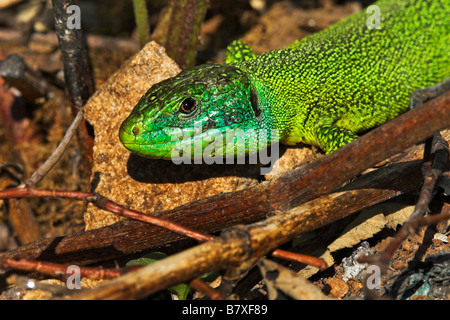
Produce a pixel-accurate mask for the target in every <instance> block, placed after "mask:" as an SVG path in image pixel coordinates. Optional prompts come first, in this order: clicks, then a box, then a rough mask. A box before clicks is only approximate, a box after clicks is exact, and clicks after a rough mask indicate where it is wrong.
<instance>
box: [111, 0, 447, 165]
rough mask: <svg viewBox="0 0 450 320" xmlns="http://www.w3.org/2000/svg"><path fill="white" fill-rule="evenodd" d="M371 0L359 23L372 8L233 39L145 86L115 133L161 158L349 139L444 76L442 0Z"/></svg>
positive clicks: (337, 143) (331, 145) (328, 145)
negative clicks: (289, 33) (212, 55)
mask: <svg viewBox="0 0 450 320" xmlns="http://www.w3.org/2000/svg"><path fill="white" fill-rule="evenodd" d="M375 4H376V6H378V8H379V13H380V18H381V20H380V25H379V28H369V24H370V23H369V22H370V19H371V18H373V16H371V14H370V13H368V12H366V11H362V12H360V13H357V14H355V15H353V16H351V17H349V18H347V19H344V20H342V21H340V22H338V23H336V24H334V25H332V26H330V27H329V28H327V29H325V30H323V31H321V32H318V33H316V34H312V35H310V36H308V37H306V38H304V39H302V40H298V41H296V42H294V43H293V44H291V45H289V46H288V47H286V48H284V49H281V50H274V51H269V52H266V53H263V54H261V55H256V54H255V53H254V52H253V51H252V50H251V49H250V48H249V47H248V46H247V45H245V44H243V43H242V42H240V41H236V42H234V43H233V44H232V45H230V47H229V48H228V51H227V54H226V59H225V64H224V65H219V64H206V65H200V66H197V67H194V68H192V69H189V70H185V71H182V72H181V73H180V74H179V75H177V76H176V77H173V78H170V79H168V80H165V81H162V82H161V83H159V84H156V85H154V86H153V87H152V88H150V89H149V90H148V92H147V93H146V94H145V95H144V96H143V97H142V98H141V100H140V101H139V103H138V104H137V105H136V107H135V108H134V110H133V112H132V113H131V115H130V116H129V117H128V118H127V119H126V120H125V121H124V122H123V124H122V126H121V128H120V132H119V136H120V140H121V141H122V143H123V144H124V146H125V147H126V148H128V149H129V150H131V151H132V152H135V153H137V154H139V155H143V156H147V157H151V158H166V159H170V158H171V157H173V156H174V155H177V154H178V153H180V155H182V153H183V152H186V150H187V151H189V152H190V151H192V150H193V149H194V145H197V146H199V147H200V148H201V151H205V150H207V148H208V147H211V145H213V146H214V148H210V149H209V151H208V152H207V153H208V154H209V153H211V155H214V154H215V155H217V154H220V155H223V156H228V155H230V153H231V155H236V153H237V151H236V150H241V151H242V150H243V149H244V151H245V153H246V154H252V153H255V152H256V151H258V150H259V149H260V148H262V147H263V146H268V145H269V144H270V143H271V142H273V141H277V140H279V141H280V142H282V143H284V144H288V145H293V144H297V143H306V144H311V145H315V146H318V147H320V148H321V149H323V150H324V151H325V152H326V153H330V152H332V151H334V150H336V149H337V148H339V147H341V146H342V145H344V144H346V143H349V142H351V141H353V140H355V139H356V138H357V137H358V136H357V133H360V132H363V131H365V130H367V129H370V128H373V127H375V126H378V125H380V124H383V123H385V122H387V121H389V120H391V119H392V118H394V117H396V116H397V115H399V114H401V113H403V112H405V111H406V110H407V109H408V108H409V100H410V96H411V94H412V92H413V91H414V90H415V89H418V88H424V87H427V86H430V85H433V84H436V83H438V82H441V81H444V80H446V79H448V78H449V77H450V48H449V44H450V1H448V0H440V1H439V0H417V1H413V0H401V1H392V0H387V1H378V2H377V3H375ZM231 131H233V132H234V134H233V135H232V136H231V138H230V137H227V138H226V139H224V140H222V139H218V138H220V137H221V136H222V135H223V136H225V134H226V133H229V132H231ZM262 132H265V134H262ZM252 141H258V143H257V144H252V143H249V142H252ZM230 147H231V148H230ZM239 147H242V148H243V149H242V148H241V149H239ZM190 148H192V150H191V149H190ZM230 150H231V151H230ZM233 150H234V151H233ZM194 152H195V150H194ZM228 152H230V153H228ZM233 152H234V153H233ZM193 154H194V153H191V155H193Z"/></svg>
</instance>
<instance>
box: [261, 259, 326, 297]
mask: <svg viewBox="0 0 450 320" xmlns="http://www.w3.org/2000/svg"><path fill="white" fill-rule="evenodd" d="M258 266H259V268H260V270H261V273H262V275H263V277H264V282H265V284H266V287H267V290H268V293H269V299H271V300H273V299H276V298H277V296H278V294H277V289H278V290H280V291H282V292H283V293H285V294H287V295H288V296H290V297H292V298H294V299H297V300H328V299H329V298H328V297H327V296H326V295H324V294H323V293H322V291H320V289H319V288H317V287H316V286H315V285H313V284H312V283H311V282H309V281H308V280H306V279H305V278H303V277H302V276H300V275H298V274H297V273H295V272H293V271H292V270H289V269H288V268H285V267H283V266H281V265H279V264H277V263H275V262H273V261H270V260H267V259H261V260H260V261H259V262H258Z"/></svg>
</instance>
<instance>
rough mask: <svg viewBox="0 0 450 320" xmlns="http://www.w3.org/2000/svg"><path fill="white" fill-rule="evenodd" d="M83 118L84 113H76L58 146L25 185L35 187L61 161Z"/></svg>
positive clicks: (81, 111)
mask: <svg viewBox="0 0 450 320" xmlns="http://www.w3.org/2000/svg"><path fill="white" fill-rule="evenodd" d="M83 118H84V111H83V110H80V111H78V113H77V115H76V117H75V119H73V121H72V123H71V125H70V126H69V128H68V129H67V131H66V133H65V134H64V137H63V138H62V140H61V142H60V143H59V145H58V146H57V147H56V149H55V150H54V151H53V153H52V154H51V155H50V157H48V159H47V160H45V162H44V164H43V165H42V166H40V167H39V168H38V169H37V170H36V171H35V172H34V173H33V174H32V175H31V177H30V179H28V180H27V182H26V183H27V184H28V185H32V186H35V185H36V184H38V183H39V181H41V180H42V178H43V177H45V176H46V175H47V173H48V172H49V171H50V170H51V169H52V168H53V167H54V166H55V164H56V163H57V162H58V161H59V159H61V157H62V156H63V154H64V152H65V151H66V149H67V147H68V146H69V143H70V140H72V138H73V136H74V135H75V133H76V132H77V129H78V127H79V126H80V123H81V122H82V121H83Z"/></svg>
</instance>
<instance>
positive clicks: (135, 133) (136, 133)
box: [131, 126, 141, 136]
mask: <svg viewBox="0 0 450 320" xmlns="http://www.w3.org/2000/svg"><path fill="white" fill-rule="evenodd" d="M131 132H132V133H133V134H134V135H135V136H137V135H138V134H139V132H141V129H139V126H134V127H133V129H131Z"/></svg>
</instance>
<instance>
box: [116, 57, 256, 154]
mask: <svg viewBox="0 0 450 320" xmlns="http://www.w3.org/2000/svg"><path fill="white" fill-rule="evenodd" d="M262 113H263V112H262V111H261V109H260V108H259V106H258V97H257V94H256V91H255V89H254V88H253V85H252V83H251V81H250V79H249V78H248V76H247V75H246V74H245V73H244V72H243V71H241V70H239V69H237V68H235V67H233V66H229V65H219V64H207V65H201V66H197V67H194V68H192V69H188V70H185V71H182V72H181V73H180V74H178V75H177V76H175V77H173V78H170V79H167V80H164V81H162V82H160V83H158V84H156V85H154V86H153V87H151V88H150V89H149V90H148V91H147V93H146V94H145V95H144V96H142V98H141V100H140V101H139V103H138V104H137V105H136V106H135V107H134V109H133V111H132V113H131V114H130V116H129V117H128V118H127V119H126V120H125V121H124V122H123V123H122V126H121V128H120V131H119V137H120V140H121V142H122V143H123V145H124V146H125V147H126V148H127V149H129V150H130V151H132V152H134V153H136V154H139V155H142V156H146V157H150V158H163V159H171V158H172V159H173V156H175V157H178V156H186V155H187V154H189V155H190V158H192V159H194V158H198V157H202V156H204V155H207V156H215V155H218V154H222V155H223V156H235V155H236V150H241V151H242V149H237V148H236V146H238V145H239V144H242V141H243V138H244V140H245V139H247V140H248V139H251V137H252V135H255V130H254V129H256V128H257V127H258V123H259V122H260V121H261V115H262ZM239 130H240V131H239ZM230 131H231V132H237V131H239V135H237V134H235V135H234V136H232V135H233V133H232V134H231V135H230V136H228V134H229V133H230ZM226 134H227V135H226ZM243 145H244V149H245V153H246V154H247V153H248V152H249V150H248V149H249V147H248V145H247V144H243ZM227 147H228V148H230V147H233V149H234V150H233V152H234V153H233V154H230V153H228V152H230V151H227V150H232V149H226V148H227ZM208 148H209V149H208ZM250 152H251V150H250Z"/></svg>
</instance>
